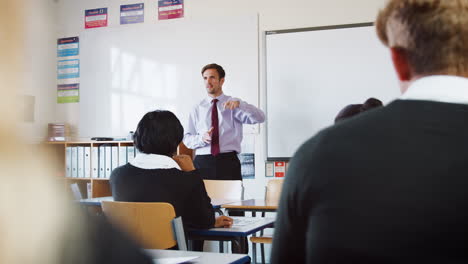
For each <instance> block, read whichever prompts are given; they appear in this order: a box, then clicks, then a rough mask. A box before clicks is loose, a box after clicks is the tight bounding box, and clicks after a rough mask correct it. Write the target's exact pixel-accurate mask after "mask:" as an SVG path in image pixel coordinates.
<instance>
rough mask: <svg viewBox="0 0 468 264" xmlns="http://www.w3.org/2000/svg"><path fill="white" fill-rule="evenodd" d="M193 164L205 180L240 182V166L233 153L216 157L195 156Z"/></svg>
mask: <svg viewBox="0 0 468 264" xmlns="http://www.w3.org/2000/svg"><path fill="white" fill-rule="evenodd" d="M193 163H194V165H195V168H197V169H198V171H199V172H200V175H201V176H202V178H203V179H205V180H242V175H241V164H240V161H239V158H238V157H237V153H236V152H235V151H234V152H227V153H220V154H218V155H216V156H213V155H211V154H209V155H197V156H195V159H194V161H193Z"/></svg>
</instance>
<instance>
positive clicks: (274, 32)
mask: <svg viewBox="0 0 468 264" xmlns="http://www.w3.org/2000/svg"><path fill="white" fill-rule="evenodd" d="M370 26H374V23H373V22H362V23H353V24H340V25H329V26H319V27H305V28H295V29H282V30H269V31H265V32H264V34H263V41H264V42H263V43H264V50H263V51H264V52H263V55H264V61H263V63H264V65H265V68H264V71H263V74H264V78H265V81H264V83H265V87H264V89H265V105H266V106H265V113H266V117H267V119H266V122H270V121H269V119H268V116H269V113H268V109H269V106H268V102H269V101H268V94H269V92H268V57H267V54H268V44H267V37H268V36H269V35H277V34H288V33H298V32H310V31H323V30H334V29H346V28H359V27H370ZM268 127H269V126H268V123H267V124H265V128H266V129H265V130H266V131H265V154H266V161H289V160H290V159H291V157H270V156H269V152H268V148H269V146H268V142H269V141H268V138H269V131H268Z"/></svg>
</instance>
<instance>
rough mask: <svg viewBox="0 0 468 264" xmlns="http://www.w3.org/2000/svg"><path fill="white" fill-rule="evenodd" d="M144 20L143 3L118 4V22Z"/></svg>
mask: <svg viewBox="0 0 468 264" xmlns="http://www.w3.org/2000/svg"><path fill="white" fill-rule="evenodd" d="M144 21H145V4H143V3H141V4H131V5H121V6H120V24H121V25H123V24H135V23H143V22H144Z"/></svg>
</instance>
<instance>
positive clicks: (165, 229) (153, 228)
mask: <svg viewBox="0 0 468 264" xmlns="http://www.w3.org/2000/svg"><path fill="white" fill-rule="evenodd" d="M102 210H103V211H104V214H105V215H106V216H107V217H108V218H109V219H110V221H112V222H113V223H115V224H116V225H117V226H119V227H120V228H122V230H124V231H126V232H127V233H128V234H129V235H130V236H131V237H133V238H134V239H135V240H136V241H137V242H139V243H140V244H141V245H142V247H143V248H146V249H168V248H171V247H174V246H175V245H177V242H176V240H175V239H174V235H173V231H172V222H171V221H172V219H174V218H175V216H176V214H175V210H174V207H173V206H172V205H171V204H169V203H136V202H108V201H103V202H102Z"/></svg>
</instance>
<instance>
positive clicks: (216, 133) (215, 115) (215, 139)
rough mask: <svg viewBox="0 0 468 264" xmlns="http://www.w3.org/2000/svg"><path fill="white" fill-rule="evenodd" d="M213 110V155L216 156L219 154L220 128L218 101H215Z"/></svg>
mask: <svg viewBox="0 0 468 264" xmlns="http://www.w3.org/2000/svg"><path fill="white" fill-rule="evenodd" d="M211 102H213V108H212V109H211V126H212V127H213V132H212V133H211V155H213V156H216V155H218V154H219V127H218V107H216V103H217V102H218V99H213V100H212V101H211Z"/></svg>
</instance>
